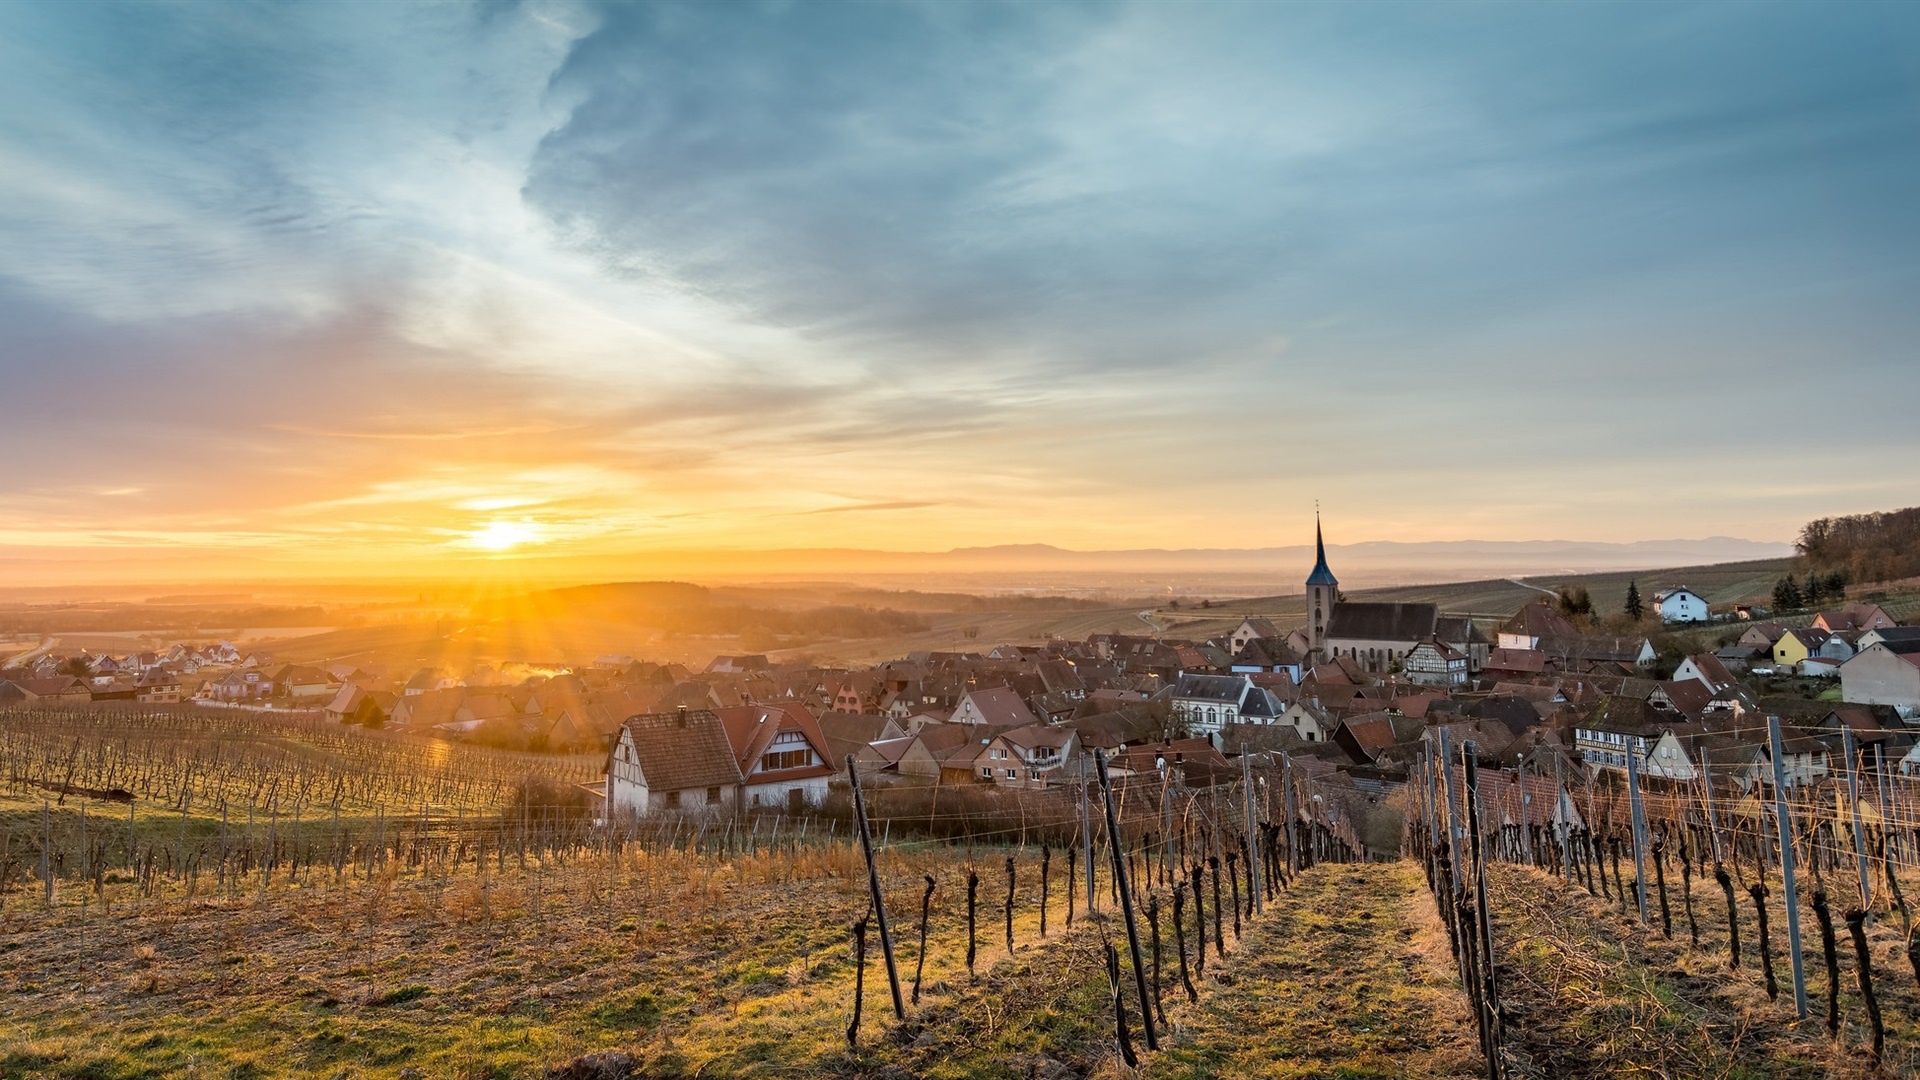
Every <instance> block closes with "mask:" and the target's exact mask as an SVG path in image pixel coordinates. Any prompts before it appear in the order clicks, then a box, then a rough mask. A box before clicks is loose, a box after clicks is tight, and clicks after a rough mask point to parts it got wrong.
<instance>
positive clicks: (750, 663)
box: [706, 653, 773, 675]
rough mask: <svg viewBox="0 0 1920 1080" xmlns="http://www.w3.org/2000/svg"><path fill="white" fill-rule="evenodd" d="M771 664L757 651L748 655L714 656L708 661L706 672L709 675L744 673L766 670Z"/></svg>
mask: <svg viewBox="0 0 1920 1080" xmlns="http://www.w3.org/2000/svg"><path fill="white" fill-rule="evenodd" d="M772 666H773V665H772V664H769V663H767V658H766V657H765V656H764V655H761V654H759V653H755V654H752V655H750V656H716V657H714V658H713V659H712V660H710V661H708V663H707V668H706V673H707V674H710V675H745V674H750V673H752V672H756V671H766V670H768V669H769V668H771V667H772Z"/></svg>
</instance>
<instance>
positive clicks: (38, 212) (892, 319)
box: [0, 0, 1920, 580]
mask: <svg viewBox="0 0 1920 1080" xmlns="http://www.w3.org/2000/svg"><path fill="white" fill-rule="evenodd" d="M0 100H3V101H5V102H7V105H6V107H5V108H4V109H0V576H12V577H14V578H16V579H18V580H27V579H35V580H39V579H45V580H54V579H67V578H72V579H84V578H87V577H89V576H100V575H111V574H115V573H135V572H137V573H140V574H143V575H146V576H148V577H164V576H166V575H169V574H172V575H177V576H180V577H182V578H187V577H194V578H204V577H218V576H221V575H228V576H231V577H234V578H246V577H254V576H259V575H263V574H265V575H273V574H294V575H298V574H304V575H321V576H351V575H354V574H371V573H383V574H384V573H420V574H433V573H441V572H451V571H450V568H458V567H464V566H467V565H469V564H473V563H475V562H487V561H498V560H506V559H512V560H523V561H524V562H525V563H526V564H527V565H528V566H537V565H538V564H539V562H540V560H543V559H544V560H565V561H566V565H569V566H572V567H575V568H578V567H582V566H588V565H593V566H596V567H597V566H604V567H606V568H608V571H609V572H612V571H614V570H618V571H621V572H624V573H633V572H636V571H637V570H638V569H640V568H644V566H645V563H646V559H647V553H648V552H659V551H693V550H720V549H743V550H762V549H766V550H778V549H789V548H815V547H849V548H875V549H888V550H915V551H940V550H946V549H949V548H954V547H963V546H975V545H990V544H1001V543H1049V544H1056V545H1059V546H1063V547H1069V548H1076V549H1120V548H1147V547H1164V548H1189V547H1236V548H1240V547H1246V548H1250V547H1265V546H1273V545H1282V544H1295V543H1301V542H1304V541H1305V540H1306V539H1307V538H1308V537H1309V536H1310V534H1311V528H1312V520H1313V508H1314V505H1315V503H1316V501H1317V502H1318V504H1319V505H1320V506H1321V507H1322V508H1323V509H1324V510H1325V512H1326V514H1327V515H1328V520H1329V529H1330V531H1334V532H1336V533H1337V535H1338V537H1339V538H1341V539H1343V540H1347V541H1362V540H1399V541H1408V540H1413V541H1418V540H1461V539H1486V540H1524V539H1554V538H1564V539H1578V540H1593V541H1616V542H1619V541H1632V540H1641V539H1652V538H1662V537H1703V536H1736V537H1744V538H1749V539H1755V540H1786V539H1791V538H1792V536H1793V535H1794V534H1795V532H1797V530H1798V527H1799V525H1800V524H1801V523H1802V522H1803V521H1805V520H1807V519H1808V518H1810V517H1815V516H1821V515H1826V514H1832V513H1846V512H1857V511H1865V510H1874V509H1891V508H1894V507H1898V506H1904V505H1908V504H1911V503H1914V502H1916V501H1920V500H1917V499H1916V498H1915V487H1914V484H1913V481H1912V468H1911V462H1912V461H1913V460H1914V454H1915V451H1916V450H1920V424H1915V423H1914V422H1913V412H1914V407H1915V401H1916V392H1920V356H1916V349H1915V342H1916V340H1920V333H1917V331H1920V303H1915V302H1914V297H1915V296H1920V199H1916V197H1915V195H1916V180H1915V178H1916V177H1920V6H1916V5H1905V4H1874V3H1865V2H1857V3H1841V4H1833V3H1820V4H1815V3H1807V4H1732V3H1706V4H1659V5H1653V4H1618V5H1613V4H1603V3H1595V4H1579V5H1557V4H1556V5H1543V4H1528V5H1522V4H1473V3H1447V4H1387V3H1380V4H1326V5H1322V4H1310V3H1300V4H1274V3H1251V4H1232V3H1216V4H1204V3H1180V4H1173V3H1111V4H1108V3H1076V4H1045V3H1021V4H995V3H988V2H976V3H966V4H956V3H890V4H867V3H858V2H852V0H839V2H833V3H797V2H779V3H745V2H742V3H725V4H722V3H691V4H676V3H657V4H618V5H595V4H583V3H573V2H559V3H542V2H532V3H518V4H515V3H490V4H477V5H470V4H440V3H418V4H377V3H357V4H350V3H326V4H320V3H311V4H279V3H272V4H249V3H226V4H221V3H204V2H203V3H177V4H169V3H143V4H131V5H120V4H113V3H104V2H102V3H87V4H71V3H52V2H41V3H30V2H22V3H14V4H3V5H0ZM594 560H600V562H598V563H596V562H594ZM557 564H558V563H556V565H557Z"/></svg>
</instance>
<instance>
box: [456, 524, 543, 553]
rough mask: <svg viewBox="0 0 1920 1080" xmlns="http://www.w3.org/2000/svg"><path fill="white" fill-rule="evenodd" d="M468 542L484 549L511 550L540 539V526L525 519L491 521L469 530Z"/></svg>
mask: <svg viewBox="0 0 1920 1080" xmlns="http://www.w3.org/2000/svg"><path fill="white" fill-rule="evenodd" d="M466 541H467V543H468V544H471V545H472V546H474V547H477V548H480V549H481V550H483V551H510V550H512V549H514V548H517V547H519V546H521V545H522V544H535V543H539V541H540V527H539V526H537V525H533V524H530V523H528V522H524V521H489V522H487V523H486V524H485V525H482V526H480V527H479V528H477V529H475V530H473V531H472V532H469V533H468V534H467V537H466Z"/></svg>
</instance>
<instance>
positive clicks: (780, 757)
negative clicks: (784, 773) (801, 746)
mask: <svg viewBox="0 0 1920 1080" xmlns="http://www.w3.org/2000/svg"><path fill="white" fill-rule="evenodd" d="M811 764H813V751H811V750H775V751H770V752H768V753H765V754H762V755H760V771H761V772H777V771H779V770H780V769H799V768H803V767H805V766H808V765H811Z"/></svg>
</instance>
